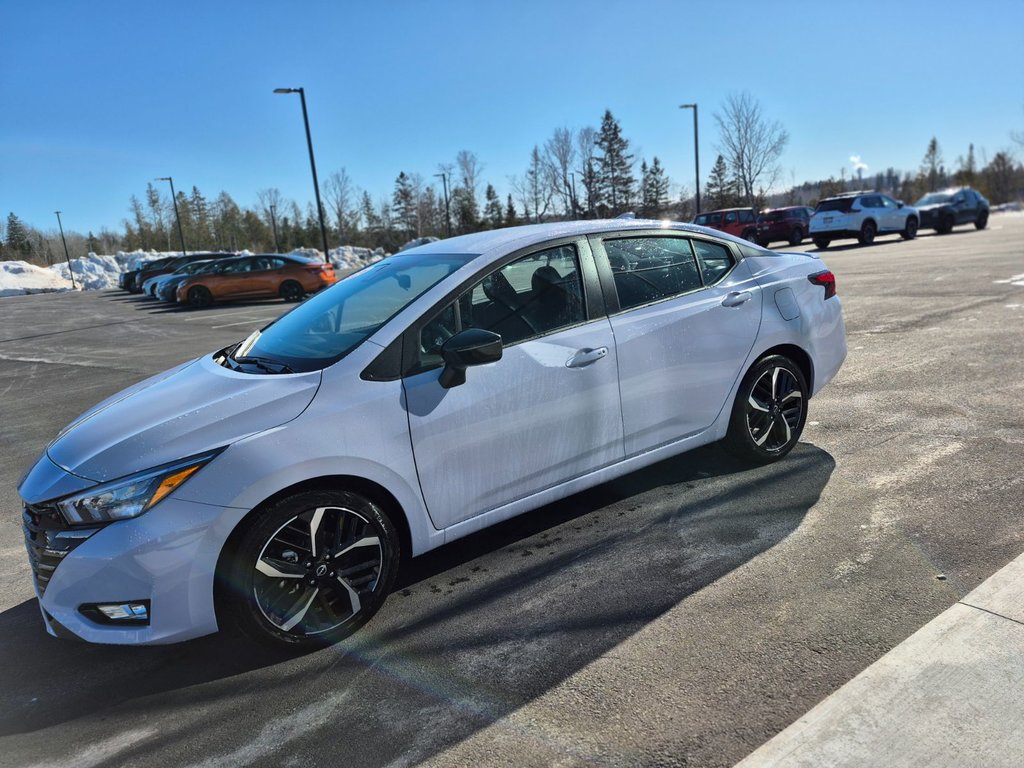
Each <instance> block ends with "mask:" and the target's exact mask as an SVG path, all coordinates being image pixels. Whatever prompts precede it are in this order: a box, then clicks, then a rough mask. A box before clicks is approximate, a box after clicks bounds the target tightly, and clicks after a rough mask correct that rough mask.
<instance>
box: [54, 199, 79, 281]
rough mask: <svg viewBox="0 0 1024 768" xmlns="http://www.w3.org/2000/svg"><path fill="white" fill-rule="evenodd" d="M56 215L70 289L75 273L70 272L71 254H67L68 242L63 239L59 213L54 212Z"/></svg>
mask: <svg viewBox="0 0 1024 768" xmlns="http://www.w3.org/2000/svg"><path fill="white" fill-rule="evenodd" d="M54 213H56V214H57V226H58V227H60V241H61V242H62V243H64V258H65V260H66V261H67V263H68V274H69V275H71V287H72V288H75V287H77V286H75V273H74V272H72V271H71V254H69V253H68V241H67V240H65V239H64V225H63V224H61V221H60V211H54Z"/></svg>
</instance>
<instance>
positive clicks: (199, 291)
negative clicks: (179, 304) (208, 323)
mask: <svg viewBox="0 0 1024 768" xmlns="http://www.w3.org/2000/svg"><path fill="white" fill-rule="evenodd" d="M211 304H213V294H212V293H210V289H209V288H207V287H206V286H204V285H194V286H192V287H191V288H189V289H188V305H189V306H190V307H208V306H210V305H211Z"/></svg>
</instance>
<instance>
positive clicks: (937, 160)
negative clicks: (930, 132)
mask: <svg viewBox="0 0 1024 768" xmlns="http://www.w3.org/2000/svg"><path fill="white" fill-rule="evenodd" d="M944 176H945V169H944V168H943V167H942V150H941V149H940V148H939V140H938V139H937V138H935V137H934V136H932V140H931V141H929V142H928V150H927V151H926V152H925V153H924V159H923V160H922V161H921V173H920V177H921V181H922V182H923V183H924V185H925V186H926V188H927V189H928V191H929V192H934V191H935V190H937V189H938V188H939V187H940V186H942V185H943V181H944Z"/></svg>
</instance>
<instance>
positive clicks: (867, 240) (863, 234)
mask: <svg viewBox="0 0 1024 768" xmlns="http://www.w3.org/2000/svg"><path fill="white" fill-rule="evenodd" d="M877 232H878V229H877V228H876V227H875V222H873V221H865V222H864V224H863V225H862V226H861V228H860V235H858V236H857V240H858V241H859V242H860V244H861V245H871V244H872V243H873V242H875V234H876V233H877Z"/></svg>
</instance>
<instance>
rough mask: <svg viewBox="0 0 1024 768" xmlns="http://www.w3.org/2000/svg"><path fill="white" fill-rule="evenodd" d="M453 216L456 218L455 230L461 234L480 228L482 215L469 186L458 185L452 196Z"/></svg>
mask: <svg viewBox="0 0 1024 768" xmlns="http://www.w3.org/2000/svg"><path fill="white" fill-rule="evenodd" d="M451 209H452V218H454V219H455V221H454V222H453V223H454V226H455V231H456V232H458V233H459V234H460V235H465V234H468V233H469V232H476V231H477V230H478V229H480V215H479V211H478V210H477V206H476V200H475V199H474V197H473V193H472V192H471V191H470V189H469V188H468V187H462V186H460V187H456V188H455V189H453V190H452V197H451Z"/></svg>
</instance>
